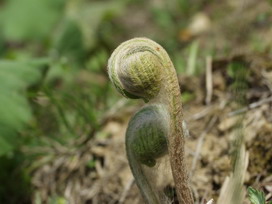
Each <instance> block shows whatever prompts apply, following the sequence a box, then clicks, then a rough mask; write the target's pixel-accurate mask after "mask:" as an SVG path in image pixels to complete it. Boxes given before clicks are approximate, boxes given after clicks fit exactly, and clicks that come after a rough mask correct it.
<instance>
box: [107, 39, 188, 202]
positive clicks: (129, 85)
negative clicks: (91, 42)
mask: <svg viewBox="0 0 272 204" xmlns="http://www.w3.org/2000/svg"><path fill="white" fill-rule="evenodd" d="M108 72H109V76H110V79H111V81H112V82H113V84H114V85H115V87H116V88H117V90H118V91H119V92H120V93H121V94H123V95H124V96H125V97H128V98H142V99H143V100H144V101H145V102H148V104H149V105H148V106H146V107H145V108H143V109H142V110H141V111H139V112H138V113H136V115H135V116H134V117H133V118H132V119H131V121H130V123H129V126H128V130H127V134H126V149H127V155H128V160H129V163H130V167H131V169H132V173H133V175H134V177H135V180H136V182H137V185H138V187H139V188H140V190H141V193H142V195H143V197H144V199H145V200H146V202H147V203H152V204H153V203H159V198H158V197H159V196H158V195H155V193H154V189H152V187H151V185H150V183H149V182H148V179H147V178H146V177H145V175H144V174H143V171H142V169H141V166H140V165H143V164H144V165H146V166H149V167H150V168H151V167H152V166H154V165H155V164H156V159H157V158H159V157H161V156H163V155H164V154H166V153H167V152H168V153H169V156H170V163H171V169H172V173H173V178H174V182H175V186H176V191H177V196H178V200H179V202H180V203H181V204H193V197H192V194H191V190H190V188H189V185H188V174H187V171H186V165H185V159H184V143H185V140H184V134H183V132H184V131H183V126H182V121H183V115H182V105H181V96H180V88H179V84H178V79H177V76H176V71H175V69H174V66H173V64H172V62H171V60H170V58H169V56H168V54H167V53H166V51H165V50H164V49H163V48H162V47H161V46H160V45H159V44H157V43H155V42H154V41H152V40H149V39H146V38H135V39H132V40H129V41H126V42H124V43H122V44H121V45H120V46H119V47H118V48H117V49H116V50H115V51H114V52H113V54H112V56H111V58H110V60H109V65H108ZM147 112H149V113H148V114H147ZM135 121H136V122H135ZM164 141H166V142H164ZM165 144H166V146H165ZM165 147H166V148H165ZM154 148H155V150H154ZM152 149H153V150H152ZM139 162H140V165H139Z"/></svg>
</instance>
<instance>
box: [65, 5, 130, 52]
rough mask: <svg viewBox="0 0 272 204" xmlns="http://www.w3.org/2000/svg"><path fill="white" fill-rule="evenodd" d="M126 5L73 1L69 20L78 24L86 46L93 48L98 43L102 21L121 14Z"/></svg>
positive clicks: (69, 11) (68, 10)
mask: <svg viewBox="0 0 272 204" xmlns="http://www.w3.org/2000/svg"><path fill="white" fill-rule="evenodd" d="M124 5H125V3H124V2H123V1H115V2H107V1H105V2H103V1H97V2H91V1H84V0H81V1H77V2H75V1H71V2H70V3H68V6H67V18H68V19H71V20H74V22H76V23H77V24H78V26H79V28H80V30H81V32H82V34H83V38H84V43H85V46H86V47H87V48H93V46H94V45H95V42H96V36H95V35H96V31H97V29H98V27H99V25H100V23H101V22H102V20H103V19H104V18H106V17H109V16H114V15H116V14H118V13H121V12H122V10H123V8H124Z"/></svg>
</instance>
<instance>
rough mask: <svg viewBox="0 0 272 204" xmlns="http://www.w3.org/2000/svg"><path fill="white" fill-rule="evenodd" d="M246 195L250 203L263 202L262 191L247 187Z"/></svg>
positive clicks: (261, 203)
mask: <svg viewBox="0 0 272 204" xmlns="http://www.w3.org/2000/svg"><path fill="white" fill-rule="evenodd" d="M247 191H248V196H249V200H250V201H251V203H252V204H265V195H264V192H262V191H258V190H256V189H254V188H252V187H248V189H247Z"/></svg>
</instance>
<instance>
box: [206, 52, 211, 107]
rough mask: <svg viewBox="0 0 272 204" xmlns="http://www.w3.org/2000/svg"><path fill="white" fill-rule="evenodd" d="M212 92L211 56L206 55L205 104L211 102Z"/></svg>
mask: <svg viewBox="0 0 272 204" xmlns="http://www.w3.org/2000/svg"><path fill="white" fill-rule="evenodd" d="M212 93H213V79H212V57H211V56H207V57H206V98H205V102H206V104H207V105H209V104H210V103H211V100H212Z"/></svg>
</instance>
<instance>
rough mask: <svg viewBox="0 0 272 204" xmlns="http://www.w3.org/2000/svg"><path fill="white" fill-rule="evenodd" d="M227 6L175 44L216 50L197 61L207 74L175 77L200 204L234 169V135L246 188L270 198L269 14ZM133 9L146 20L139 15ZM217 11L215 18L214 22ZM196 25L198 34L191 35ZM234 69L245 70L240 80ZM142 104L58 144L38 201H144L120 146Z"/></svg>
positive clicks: (117, 108)
mask: <svg viewBox="0 0 272 204" xmlns="http://www.w3.org/2000/svg"><path fill="white" fill-rule="evenodd" d="M230 2H232V4H235V1H230ZM232 6H233V7H235V5H232ZM225 8H226V5H221V4H219V3H213V4H211V5H210V6H209V7H207V8H206V10H205V11H204V12H202V13H201V14H196V15H195V16H193V17H192V23H191V24H189V25H188V27H187V28H186V29H183V30H181V31H180V33H179V36H178V38H179V41H180V42H181V44H186V43H188V42H191V41H192V40H195V39H196V38H197V40H198V46H199V48H198V49H199V50H208V49H209V46H211V44H213V45H215V47H216V50H217V51H218V52H217V53H216V54H215V55H213V57H211V55H209V54H207V53H205V54H203V56H204V57H203V56H201V57H202V61H200V62H198V66H200V67H202V68H203V70H205V71H203V72H202V73H201V74H199V75H197V76H196V75H190V74H188V75H182V74H179V75H178V77H179V82H180V87H181V93H183V95H182V96H183V102H184V104H183V108H184V118H185V120H186V122H187V126H188V129H189V131H190V136H189V137H188V138H186V159H187V168H188V172H189V175H190V182H191V187H192V190H193V194H194V197H195V200H196V203H199V204H200V203H201V204H203V203H204V202H206V201H208V200H209V199H211V198H213V199H214V200H215V201H217V199H218V197H219V194H220V189H221V187H222V186H223V183H224V181H225V180H226V178H227V177H228V176H230V174H231V171H232V163H231V158H232V157H231V155H233V151H234V149H235V147H234V146H235V145H234V141H235V138H237V137H238V136H237V135H238V134H242V135H243V137H244V143H245V146H246V152H247V154H248V155H249V156H248V158H245V159H246V160H247V161H246V163H247V170H246V173H245V178H244V179H245V180H244V188H245V190H246V187H248V186H253V187H255V188H258V189H262V190H263V191H264V192H265V194H266V195H267V196H266V198H267V199H268V200H271V199H272V143H271V141H272V53H271V50H272V49H271V47H272V37H271V36H272V27H271V24H272V12H271V8H270V7H269V6H268V2H265V1H260V2H259V1H258V2H257V1H248V2H247V3H246V4H245V5H244V7H243V8H242V9H241V10H239V9H235V12H234V11H233V12H232V13H231V12H230V11H227V10H225ZM132 9H134V11H135V10H136V11H135V13H136V14H139V16H141V18H143V19H142V20H145V15H144V14H141V11H140V10H137V9H135V8H132ZM215 11H216V12H215ZM228 12H229V13H228ZM215 13H217V14H218V13H219V14H221V18H218V19H217V18H216V19H215V18H214V16H215ZM196 19H197V20H196ZM117 21H118V22H121V23H123V24H124V25H125V26H127V29H128V30H129V29H133V27H134V29H137V27H141V26H143V25H141V22H138V21H136V20H134V21H133V19H132V20H130V19H124V18H120V19H117ZM194 23H200V25H199V26H197V27H201V26H203V29H202V30H201V29H200V31H195V30H194V29H193V27H194V25H193V24H194ZM147 30H148V32H151V31H152V30H153V29H152V28H148V29H147ZM150 30H151V31H150ZM135 32H136V33H137V31H135ZM202 32H203V33H202ZM129 33H133V32H131V31H130V32H129ZM139 34H141V35H143V33H139ZM131 37H132V35H131ZM170 57H171V56H170ZM237 67H238V68H237ZM241 67H242V68H241ZM237 69H243V71H242V74H241V75H242V77H241V78H239V76H238V77H237V73H238V72H239V71H237ZM238 75H239V74H238ZM239 80H241V81H239ZM184 93H185V94H184ZM241 97H242V98H243V102H241V103H240V102H239V98H241ZM143 105H144V103H143V102H137V103H133V104H130V103H129V102H128V99H120V100H119V101H118V102H117V103H116V104H115V105H114V106H113V107H112V108H111V110H110V111H108V112H106V113H105V114H104V117H103V118H102V119H101V124H102V126H101V129H100V130H98V131H97V132H95V133H94V135H95V136H94V137H93V138H92V139H91V140H89V141H87V142H86V143H85V145H84V147H82V148H81V149H76V150H73V149H69V148H66V147H65V146H59V145H57V144H56V149H57V151H58V152H57V154H58V155H59V156H58V157H57V158H56V159H55V160H54V161H53V162H50V163H47V164H46V165H43V166H42V167H40V168H39V169H37V170H36V171H35V172H34V176H33V179H32V183H33V185H34V186H35V192H36V193H38V194H39V196H40V198H41V199H42V200H46V198H47V197H48V195H58V194H61V195H63V196H64V197H65V198H66V199H68V200H69V201H71V203H93V204H103V203H105V204H111V203H124V204H137V203H142V200H141V196H140V193H139V190H138V188H137V186H136V184H135V182H134V178H133V177H132V174H131V171H130V169H129V166H128V162H127V159H126V153H125V146H124V144H125V143H124V140H125V131H126V127H127V124H128V121H129V118H130V117H131V116H132V115H133V114H134V113H135V112H136V111H137V110H138V109H139V108H140V107H142V106H143ZM241 118H242V120H241ZM80 139H81V140H84V138H80ZM80 139H79V140H80ZM76 142H78V143H80V142H81V141H76ZM71 155H73V157H71ZM89 161H93V162H89ZM88 162H89V163H88ZM86 163H88V165H89V166H88V168H87V167H86V165H85V164H86ZM162 166H163V165H161V166H157V168H156V170H154V171H156V172H159V173H158V175H159V176H158V177H157V181H156V182H157V183H159V184H158V185H161V184H162V183H163V184H164V185H165V184H167V185H165V186H164V188H166V187H167V188H170V189H172V191H173V181H172V180H171V172H170V170H169V165H168V166H167V165H166V166H167V167H165V166H163V168H161V167H162ZM160 172H161V173H160ZM156 175H157V174H156ZM169 175H170V176H169ZM168 177H170V178H168ZM158 188H159V187H158ZM245 200H247V199H245ZM173 202H175V201H174V200H173ZM245 203H249V202H248V201H245Z"/></svg>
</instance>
